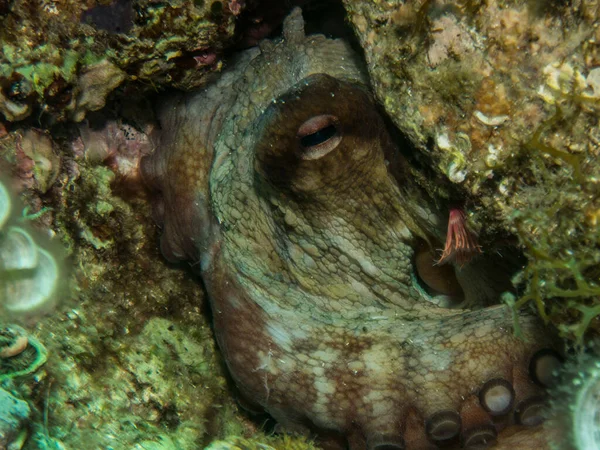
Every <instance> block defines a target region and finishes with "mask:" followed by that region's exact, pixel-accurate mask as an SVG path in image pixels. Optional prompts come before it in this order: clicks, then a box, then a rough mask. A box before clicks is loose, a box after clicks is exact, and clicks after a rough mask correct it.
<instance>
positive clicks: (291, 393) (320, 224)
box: [142, 10, 552, 450]
mask: <svg viewBox="0 0 600 450" xmlns="http://www.w3.org/2000/svg"><path fill="white" fill-rule="evenodd" d="M366 85H367V77H366V74H365V72H364V70H363V68H362V65H361V63H360V61H359V60H358V58H357V56H356V55H355V54H354V53H353V52H352V50H351V49H350V48H349V46H348V45H347V44H346V43H345V42H343V41H341V40H330V39H326V38H325V37H323V36H320V35H316V36H308V37H305V35H304V31H303V22H302V18H301V14H300V12H299V10H295V11H294V12H293V13H292V14H291V15H290V17H288V19H287V20H286V22H285V24H284V33H283V38H282V39H280V40H276V41H264V42H263V43H261V45H260V48H254V49H251V50H248V51H246V52H244V53H242V54H240V55H239V56H238V57H237V58H236V59H235V60H234V61H232V62H231V63H230V65H229V69H228V70H226V71H225V72H224V73H223V74H222V76H221V77H220V78H219V79H218V80H217V81H216V82H215V83H213V84H212V85H211V86H209V87H208V88H207V89H205V90H204V91H202V92H197V93H192V94H186V95H175V96H172V97H171V98H169V99H168V100H167V101H166V103H165V104H164V105H163V107H162V109H161V112H160V121H161V127H162V135H161V137H160V142H159V143H158V149H157V150H156V152H155V153H154V154H153V155H151V156H150V157H147V158H145V159H144V160H143V162H142V174H143V176H144V179H145V180H146V181H147V183H148V185H149V186H150V187H151V188H152V189H153V190H154V192H155V193H156V195H157V198H158V200H157V203H156V205H155V206H156V207H155V211H156V215H157V218H158V221H159V222H160V223H161V225H162V227H163V235H162V240H161V247H162V251H163V253H164V254H165V256H166V257H167V258H168V259H170V260H191V261H192V262H194V263H199V266H200V270H201V274H202V278H203V281H204V284H205V287H206V290H207V293H208V295H209V298H210V302H211V305H212V313H213V316H214V328H215V334H216V338H217V340H218V343H219V346H220V348H221V350H222V353H223V356H224V358H225V361H226V363H227V366H228V367H229V370H230V372H231V375H232V377H233V379H234V380H235V383H236V384H237V386H238V388H239V390H240V392H241V394H242V395H243V396H244V397H245V398H246V399H247V400H249V401H250V402H252V403H253V404H255V405H259V406H260V407H262V408H264V410H266V411H268V412H269V413H270V414H271V415H272V416H273V417H274V418H275V419H276V420H277V421H278V422H279V423H280V424H281V425H282V427H283V428H284V429H287V430H295V431H305V430H310V431H312V432H317V433H319V434H321V435H323V436H328V437H329V438H330V442H339V443H342V445H348V446H349V447H350V448H351V449H353V450H357V449H363V448H369V449H377V450H383V449H401V448H406V449H424V448H436V445H438V444H440V442H438V441H435V440H434V439H432V436H431V430H430V429H428V428H427V427H429V426H430V425H431V423H432V419H431V418H432V417H435V416H434V415H435V414H436V413H439V412H440V411H452V412H454V413H453V414H456V413H458V414H459V415H460V417H461V422H460V435H459V436H457V437H456V438H455V439H454V440H450V442H449V443H448V445H450V446H452V445H455V446H460V445H463V446H464V445H466V444H469V440H468V439H469V437H470V436H472V434H473V433H475V432H476V431H474V430H481V429H484V430H489V429H491V430H492V431H493V430H498V431H500V430H502V429H503V428H505V427H507V426H508V431H510V433H509V434H512V435H513V436H511V437H507V438H506V440H505V442H506V443H507V444H509V445H510V446H512V448H519V447H518V445H517V446H516V447H515V445H516V444H515V442H521V441H519V438H518V436H519V433H517V434H514V431H515V429H516V427H514V426H512V424H513V423H514V419H513V415H512V412H513V411H514V409H515V407H514V406H513V407H512V408H511V411H510V412H509V413H507V414H505V415H502V416H499V417H492V416H491V415H490V414H488V412H487V411H486V410H485V409H484V408H483V407H482V405H481V403H480V400H479V391H480V389H481V388H482V386H483V385H484V384H485V383H486V382H488V381H489V380H491V379H496V378H502V379H504V380H506V381H507V382H508V384H509V385H510V386H512V387H513V388H514V395H515V397H516V398H515V402H514V405H517V404H518V403H519V402H521V401H522V400H525V399H527V398H533V397H535V396H536V395H539V394H540V393H541V392H542V391H541V388H540V387H538V386H537V385H536V384H535V383H533V381H532V379H531V377H530V374H529V372H528V370H529V369H528V367H529V364H530V359H531V357H532V355H534V354H535V353H536V352H537V351H538V350H540V349H543V348H546V347H550V346H551V345H552V342H551V339H550V338H549V337H548V336H547V335H546V333H545V331H544V329H543V328H542V327H541V326H540V325H539V323H538V322H537V320H536V319H535V318H533V317H532V316H529V315H526V314H523V315H522V316H521V317H520V318H519V321H520V325H521V330H522V333H523V337H524V339H519V338H517V337H515V335H514V333H513V327H512V324H513V318H512V316H511V314H510V312H509V311H508V310H507V308H506V307H505V306H503V305H496V306H490V307H487V306H485V307H484V304H487V302H488V300H489V297H490V295H491V294H490V292H489V289H487V290H486V282H485V280H486V276H485V274H483V273H480V268H479V266H478V264H477V262H476V261H475V262H474V263H473V264H471V265H470V266H465V267H463V268H462V269H459V270H457V278H458V280H459V282H460V283H461V285H462V287H463V289H464V291H465V296H466V297H467V300H468V301H467V302H466V304H468V305H469V308H468V309H467V308H462V309H461V308H445V307H441V306H439V305H438V304H436V303H435V302H433V301H432V298H431V297H430V296H429V295H428V294H427V293H426V292H425V291H424V289H422V288H421V286H420V284H419V281H418V280H417V278H416V276H415V274H414V272H415V271H414V268H413V259H414V253H415V250H414V249H415V248H416V247H417V243H418V242H421V243H422V242H432V241H434V240H435V239H437V238H438V237H439V236H443V233H444V230H443V228H444V225H445V223H444V222H443V221H441V220H440V219H439V218H438V217H442V216H441V215H440V214H439V213H438V212H437V210H436V208H434V207H433V206H429V205H428V204H427V200H426V197H425V196H423V195H422V194H419V193H418V192H419V191H418V189H417V188H416V187H414V186H411V180H410V179H409V178H408V177H405V176H404V172H403V169H402V164H403V163H402V161H401V160H399V159H398V160H394V154H396V153H397V150H396V148H395V147H394V143H393V142H392V140H391V138H390V137H389V134H388V131H387V130H386V127H385V125H384V122H383V119H382V117H381V115H380V113H379V110H378V108H377V107H376V105H375V104H374V102H373V100H372V98H371V96H370V94H369V92H368V89H367V88H366V87H365V86H366ZM319 115H330V116H334V117H335V118H336V119H335V120H336V122H335V125H336V129H337V130H338V135H339V136H341V141H340V142H339V144H338V145H337V146H335V148H333V149H332V150H331V151H329V152H325V154H323V155H316V156H315V155H312V154H309V153H307V152H306V149H305V148H304V147H302V145H301V144H300V141H299V137H298V136H297V133H298V130H299V128H300V127H301V125H302V124H303V123H305V122H306V121H307V120H308V119H311V118H313V117H315V116H319ZM392 171H394V174H392ZM495 294H497V293H495ZM496 303H498V301H497V299H496ZM455 416H456V415H455ZM486 427H487V428H486ZM522 436H524V438H523V439H524V440H523V441H522V442H529V443H533V442H536V444H533V445H536V446H539V445H540V442H542V441H543V439H542V438H541V437H540V433H536V432H535V431H531V429H527V430H526V431H525V432H523V433H522ZM515 439H516V441H515ZM535 439H538V440H539V441H535ZM502 440H503V436H502V435H501V436H500V439H499V442H500V444H502ZM522 448H527V447H522Z"/></svg>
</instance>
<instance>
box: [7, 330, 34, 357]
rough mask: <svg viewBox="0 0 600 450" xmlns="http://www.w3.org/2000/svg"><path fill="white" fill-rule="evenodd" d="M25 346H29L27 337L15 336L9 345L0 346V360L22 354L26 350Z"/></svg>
mask: <svg viewBox="0 0 600 450" xmlns="http://www.w3.org/2000/svg"><path fill="white" fill-rule="evenodd" d="M27 344H29V339H28V338H27V336H25V335H22V336H16V337H15V339H14V340H13V341H12V342H11V343H7V345H5V346H0V358H12V357H13V356H16V355H18V354H20V353H23V351H24V350H25V349H26V348H27Z"/></svg>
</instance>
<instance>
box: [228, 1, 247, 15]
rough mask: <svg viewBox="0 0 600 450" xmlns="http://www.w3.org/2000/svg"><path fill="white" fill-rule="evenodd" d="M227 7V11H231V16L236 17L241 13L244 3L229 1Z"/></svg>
mask: <svg viewBox="0 0 600 450" xmlns="http://www.w3.org/2000/svg"><path fill="white" fill-rule="evenodd" d="M227 6H228V8H229V11H231V14H233V15H234V16H237V15H239V14H240V12H242V8H243V7H244V2H243V0H230V1H229V3H227Z"/></svg>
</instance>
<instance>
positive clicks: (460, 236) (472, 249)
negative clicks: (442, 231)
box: [437, 208, 481, 266]
mask: <svg viewBox="0 0 600 450" xmlns="http://www.w3.org/2000/svg"><path fill="white" fill-rule="evenodd" d="M479 253H481V246H480V245H479V244H478V243H477V235H476V234H475V233H474V232H473V231H471V230H469V228H467V218H466V216H465V213H464V211H463V210H462V209H460V208H452V209H450V217H449V218H448V233H447V234H446V245H445V246H444V251H443V252H442V256H441V257H440V259H439V260H438V261H437V264H446V263H449V262H454V263H456V264H458V265H460V266H464V265H465V264H466V263H468V262H469V261H471V260H472V259H473V258H474V257H475V256H476V255H477V254H479Z"/></svg>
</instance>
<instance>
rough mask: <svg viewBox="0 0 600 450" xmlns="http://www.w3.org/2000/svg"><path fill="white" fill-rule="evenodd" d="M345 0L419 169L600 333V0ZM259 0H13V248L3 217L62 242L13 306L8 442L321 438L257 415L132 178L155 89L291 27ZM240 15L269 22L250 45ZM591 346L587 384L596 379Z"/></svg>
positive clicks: (0, 157)
mask: <svg viewBox="0 0 600 450" xmlns="http://www.w3.org/2000/svg"><path fill="white" fill-rule="evenodd" d="M268 5H269V4H268V3H265V8H266V7H267V6H268ZM344 6H345V8H346V10H347V12H348V19H349V21H350V23H351V24H352V26H353V27H354V29H355V31H356V35H357V38H358V40H359V42H360V46H361V47H362V48H363V50H364V54H365V59H366V62H367V67H368V70H369V76H370V80H371V84H372V87H373V90H374V92H375V94H376V96H377V99H378V100H379V101H380V103H381V105H382V106H383V108H384V109H385V110H386V112H387V114H388V115H389V117H390V118H391V120H392V121H393V122H394V124H395V125H396V126H397V127H398V128H399V129H400V130H401V131H402V132H403V133H404V134H405V135H406V136H408V138H409V139H410V142H411V144H412V145H413V146H414V147H415V152H414V153H413V154H412V155H411V156H410V159H411V163H414V166H415V167H416V168H415V169H414V170H413V171H412V172H411V175H412V176H414V179H415V180H416V181H417V182H418V183H419V185H420V186H421V187H422V188H423V189H424V190H425V191H427V192H429V193H430V194H431V195H433V196H435V197H436V198H439V199H440V200H439V202H440V204H442V205H445V206H447V205H449V204H452V205H454V206H456V207H457V208H458V209H460V210H462V211H464V217H465V220H466V223H467V224H468V227H469V228H470V229H471V230H474V231H476V232H477V234H478V245H480V246H481V249H482V251H483V252H484V254H485V253H492V252H494V251H495V250H494V249H495V246H496V245H497V243H498V242H499V241H502V242H506V244H507V245H509V246H512V247H516V248H518V249H520V250H521V251H522V252H523V253H524V256H525V258H526V259H525V260H524V261H525V263H524V264H523V267H522V270H521V271H520V272H518V273H517V275H516V277H515V279H514V282H515V284H516V285H518V286H520V290H517V291H514V292H513V293H512V294H510V295H507V296H505V297H504V300H505V301H506V302H508V303H509V304H510V305H512V307H513V308H520V307H524V308H526V309H530V308H531V309H533V310H535V311H537V314H539V315H540V316H541V318H542V319H543V320H547V321H548V323H549V324H550V327H556V329H557V330H558V331H559V332H560V334H561V338H562V339H564V340H565V341H566V342H567V343H568V344H573V345H575V346H576V347H578V348H579V349H581V348H582V347H585V346H586V344H587V343H588V342H589V341H590V340H591V339H592V338H593V336H594V335H595V334H596V333H597V330H598V327H599V321H598V314H599V313H600V304H599V300H598V298H599V293H600V288H599V284H600V283H599V277H600V272H599V271H598V269H597V267H599V266H598V263H599V261H598V260H599V259H600V250H599V246H598V240H599V239H600V233H598V231H597V229H598V228H597V227H598V219H599V216H600V212H599V211H600V204H599V199H598V186H597V184H598V176H599V174H598V164H599V163H598V158H597V157H598V153H599V152H600V147H599V143H600V128H599V119H598V117H599V114H598V109H599V108H600V100H599V97H600V72H599V70H600V69H598V67H599V66H600V56H599V45H598V44H599V42H600V35H599V33H600V32H599V31H598V30H600V27H599V26H598V16H599V8H600V7H599V6H598V4H597V3H596V2H591V1H578V0H574V1H573V2H570V3H568V4H563V3H561V2H542V1H527V2H516V1H515V2H508V1H492V0H490V1H476V0H475V1H461V2H444V1H433V0H422V1H405V2H366V1H346V2H344ZM260 7H261V4H260V2H255V3H251V2H247V4H245V3H244V2H237V1H230V2H220V1H216V2H205V1H194V2H191V1H186V2H184V1H181V2H167V3H165V2H154V1H131V2H128V1H113V2H111V1H104V2H94V1H89V2H71V1H69V0H60V1H59V0H56V1H45V0H44V1H28V0H13V1H6V0H4V1H2V0H0V22H1V26H0V41H1V45H2V51H1V53H0V89H1V91H0V174H1V175H2V178H1V180H0V181H1V185H2V187H3V190H4V191H6V192H7V194H6V196H5V197H2V198H10V203H11V205H12V208H10V212H8V213H7V216H9V219H8V221H6V222H4V221H2V224H3V228H2V231H1V233H2V234H1V237H2V240H0V247H1V246H3V242H6V241H5V240H4V239H6V235H7V231H6V229H7V228H5V227H4V224H5V223H6V224H7V225H6V227H8V225H9V224H10V226H11V227H13V228H16V229H17V230H23V231H22V232H21V231H15V232H14V233H13V235H14V236H17V241H15V242H25V243H26V244H27V247H26V248H28V249H31V248H33V249H38V250H36V251H35V252H34V254H38V255H40V254H41V255H45V254H47V255H49V260H50V261H51V262H52V264H51V265H50V267H55V270H56V272H55V274H54V275H52V274H51V275H52V276H50V277H49V279H53V280H60V282H53V283H55V284H52V285H51V286H50V288H48V289H47V291H48V292H49V294H48V295H47V297H48V303H47V304H46V303H45V304H40V303H39V301H40V299H39V298H37V300H38V302H37V303H36V302H32V303H30V304H29V305H32V304H34V305H36V308H34V309H33V310H31V311H23V308H25V307H27V305H22V306H21V308H20V309H21V310H19V308H18V307H16V305H15V304H14V303H13V304H12V305H8V304H4V303H3V310H2V313H1V314H2V315H1V316H0V317H1V326H2V327H3V328H2V332H1V333H0V336H7V337H8V338H10V339H11V341H10V343H9V345H8V347H9V348H10V350H9V353H10V354H11V356H10V358H13V357H17V356H19V355H20V357H23V358H26V359H24V360H23V361H24V362H23V363H21V362H20V360H19V361H17V360H9V359H7V357H3V359H1V360H0V363H2V364H0V368H2V370H4V371H5V373H6V374H10V376H4V377H3V376H2V373H3V372H0V388H1V389H2V391H0V394H1V398H2V401H3V402H11V404H14V405H15V407H14V411H15V412H14V414H12V417H11V420H10V422H8V421H6V420H5V422H3V423H9V425H8V427H5V428H2V429H1V430H0V433H1V434H0V447H1V446H2V445H5V446H6V445H9V443H10V445H12V447H10V448H27V449H36V448H74V449H75V448H114V449H130V448H139V449H148V448H153V449H154V448H155V449H166V448H183V449H187V448H202V447H203V446H205V445H208V444H209V442H210V441H212V440H213V439H217V438H227V437H228V436H243V437H244V438H246V439H249V441H245V440H243V439H241V438H240V439H237V438H235V439H234V438H229V440H228V443H224V442H222V441H221V442H216V443H214V444H213V447H211V448H268V447H267V446H271V447H272V448H295V447H293V446H296V445H297V446H298V447H297V448H312V447H311V446H312V445H313V444H311V443H309V442H306V441H305V440H304V439H294V438H290V437H288V436H285V435H283V436H282V435H279V436H275V437H271V436H264V434H263V433H262V432H261V431H260V430H259V428H260V424H261V422H260V420H258V421H257V420H256V419H254V420H250V419H248V417H247V416H246V414H243V413H240V410H239V408H238V406H237V405H236V404H235V401H234V400H233V396H232V394H231V392H232V386H231V384H232V383H231V382H229V381H228V379H227V375H226V370H225V368H224V366H223V362H222V359H221V357H220V356H219V353H218V351H217V349H216V345H215V343H214V338H213V334H212V332H211V328H210V327H211V325H210V313H209V311H208V305H207V300H206V299H205V297H204V294H203V291H202V290H201V289H200V288H199V282H198V280H197V279H195V278H194V277H193V276H192V275H190V274H189V273H188V272H187V271H186V270H185V268H182V267H178V266H172V265H168V264H167V263H165V261H164V259H163V258H162V256H161V254H160V251H159V249H158V235H159V233H158V231H157V229H156V227H155V225H154V220H153V216H152V213H151V211H150V207H149V201H150V200H151V199H150V198H149V194H148V193H147V191H146V189H145V187H144V186H143V184H142V183H141V180H140V179H139V175H138V173H137V166H138V163H139V160H140V158H142V157H143V156H145V155H148V154H150V153H151V152H152V151H153V147H154V145H153V143H152V142H153V141H152V138H151V136H152V134H153V131H154V130H155V129H156V127H157V124H156V122H155V119H154V117H153V114H152V102H153V100H154V99H153V93H154V92H156V91H160V90H162V89H165V88H167V87H178V88H182V89H195V88H198V87H202V86H203V85H204V84H206V83H207V82H208V78H210V77H207V75H208V74H209V73H213V72H214V73H215V74H216V75H213V76H214V77H218V73H219V71H220V70H221V69H222V67H223V64H222V62H221V61H222V59H223V56H222V55H224V54H225V53H227V51H228V50H229V49H231V48H232V47H233V46H237V45H239V42H240V40H241V41H243V42H246V43H247V44H243V46H244V45H251V44H255V43H256V42H257V41H258V40H260V37H262V36H264V34H265V33H267V32H268V30H271V29H274V28H276V26H277V25H276V23H277V20H278V19H271V18H270V16H269V14H268V13H267V11H266V9H265V12H264V13H263V14H262V15H261V14H260V12H261V10H260ZM249 12H251V13H252V14H251V15H250V14H249ZM286 12H288V10H287V9H286V10H285V11H283V14H285V13H286ZM245 13H248V14H249V16H245ZM283 14H279V16H281V17H282V16H283ZM261 17H265V18H268V19H269V20H273V23H269V22H268V20H265V21H264V22H263V21H261V20H260V18H261ZM236 23H237V24H238V25H240V24H242V23H243V24H245V25H244V26H248V25H246V24H247V23H250V24H253V26H254V27H250V26H248V27H249V31H248V32H245V34H244V33H240V34H243V35H244V37H243V38H241V37H239V35H238V38H237V40H236V38H235V37H234V36H235V33H234V31H235V30H234V26H236V25H235V24H236ZM94 111H97V112H94ZM0 203H1V202H0ZM1 213H2V210H1V209H0V218H2V214H1ZM11 242H13V241H11ZM3 248H7V247H3ZM11 248H13V247H11ZM19 248H22V247H19ZM39 249H42V251H40V250H39ZM36 252H37V253H36ZM44 252H46V253H44ZM11 260H12V259H11ZM46 260H47V259H46ZM35 261H40V260H39V259H35ZM3 266H4V264H3ZM34 267H37V266H34ZM0 270H1V269H0ZM35 273H36V274H37V273H39V272H37V271H36V272H35ZM48 273H49V272H48V271H45V272H44V274H48ZM30 274H31V273H29V272H28V273H27V274H24V275H25V276H24V277H23V278H20V280H21V281H22V280H25V281H27V282H29V281H31V280H38V279H39V278H37V277H33V276H31V275H30ZM7 279H8V278H6V277H5V276H4V272H3V275H2V277H1V278H0V281H2V282H5V281H6V280H7ZM11 280H12V279H11ZM28 280H29V281H28ZM24 286H27V284H24ZM2 287H3V288H4V287H5V285H3V286H2ZM21 292H23V291H21ZM11 298H13V299H14V298H15V297H11ZM3 301H5V300H4V298H3ZM10 306H12V307H13V311H11V310H10V309H11V308H10ZM37 307H39V309H37ZM15 308H16V309H15ZM42 312H43V313H44V315H40V313H42ZM15 323H20V324H21V326H22V327H23V328H21V329H24V330H26V331H25V332H24V333H25V334H26V335H27V341H26V344H24V342H25V341H24V340H23V338H22V337H21V335H19V336H17V335H16V334H15V330H16V329H17V328H15V326H16V325H14V324H15ZM13 341H14V342H13ZM17 341H18V344H19V345H16V343H17ZM36 343H39V346H38V344H36ZM42 349H43V350H42ZM17 350H20V352H17ZM46 351H47V352H48V356H47V360H46V357H45V356H44V357H43V358H41V359H40V358H39V357H38V356H39V355H45V352H46ZM14 352H17V353H15V355H14V356H13V355H12V353H14ZM42 360H43V361H42ZM6 361H8V362H10V364H6ZM13 363H15V364H16V366H14V365H13ZM584 363H585V365H586V367H587V368H586V370H585V371H584V372H582V373H583V374H582V375H581V376H582V379H583V382H580V383H579V384H581V385H584V386H588V385H589V386H592V387H591V388H590V389H594V385H593V383H588V382H587V381H586V380H588V379H591V380H593V379H594V377H596V378H597V371H595V370H594V369H593V363H590V362H589V361H587V360H585V361H584ZM573 364H574V363H573ZM15 367H16V368H15ZM30 369H31V370H30ZM573 371H574V372H577V370H576V369H573ZM15 374H16V375H15ZM13 375H14V376H13ZM573 379H578V378H577V376H574V378H573ZM228 383H229V384H228ZM595 389H597V385H596V387H595ZM569 392H570V394H569V397H568V398H569V399H572V398H577V396H576V394H573V393H572V392H571V391H569ZM560 398H561V399H562V397H560ZM24 400H25V401H27V403H28V405H29V406H28V407H26V406H25V405H24V403H23V401H24ZM573 403H574V404H575V400H573ZM580 404H582V405H584V406H585V405H586V404H585V402H583V403H580ZM561 405H563V403H561ZM587 407H588V408H593V407H594V406H593V405H591V406H590V405H589V404H588V405H587ZM558 409H560V408H558ZM564 410H565V411H567V412H564V414H565V415H566V416H568V411H569V408H564ZM4 417H5V416H0V418H4ZM559 425H560V426H561V427H570V428H569V429H571V428H573V425H572V424H570V423H568V420H565V421H563V422H559ZM504 442H505V443H507V445H508V443H509V442H510V441H508V440H506V441H504ZM517 442H518V441H517ZM569 444H570V443H569ZM569 444H565V445H569ZM516 448H518V447H516ZM577 448H586V447H585V446H583V447H582V446H579V447H577Z"/></svg>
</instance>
